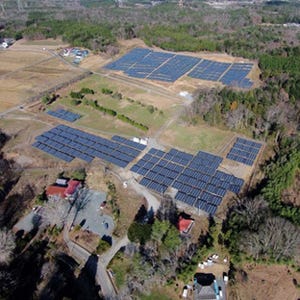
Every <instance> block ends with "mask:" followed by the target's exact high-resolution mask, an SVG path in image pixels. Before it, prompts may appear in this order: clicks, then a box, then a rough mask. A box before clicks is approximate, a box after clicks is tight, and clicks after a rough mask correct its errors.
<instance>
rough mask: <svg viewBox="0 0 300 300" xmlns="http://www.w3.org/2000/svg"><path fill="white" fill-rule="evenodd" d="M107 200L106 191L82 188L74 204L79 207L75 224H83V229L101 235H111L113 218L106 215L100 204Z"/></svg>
mask: <svg viewBox="0 0 300 300" xmlns="http://www.w3.org/2000/svg"><path fill="white" fill-rule="evenodd" d="M105 200H106V193H103V192H98V191H94V190H89V189H84V190H82V192H81V194H80V195H79V198H78V199H77V200H76V203H75V204H74V205H75V207H76V208H77V209H78V211H77V213H76V217H75V219H74V225H81V228H82V229H83V230H89V231H91V232H93V233H95V234H98V235H99V236H100V237H103V236H111V235H112V232H113V229H114V221H113V218H112V217H110V216H108V215H104V214H103V213H102V210H101V209H100V205H101V204H102V203H103V202H104V201H105Z"/></svg>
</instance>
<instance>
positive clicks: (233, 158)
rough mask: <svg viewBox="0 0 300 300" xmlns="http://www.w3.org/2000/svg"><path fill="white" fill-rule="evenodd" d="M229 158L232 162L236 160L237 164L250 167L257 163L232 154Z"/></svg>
mask: <svg viewBox="0 0 300 300" xmlns="http://www.w3.org/2000/svg"><path fill="white" fill-rule="evenodd" d="M227 158H229V159H231V160H234V161H237V162H240V163H242V164H245V165H248V166H252V165H253V163H254V161H255V159H251V158H245V157H242V156H239V155H234V154H232V153H231V152H229V153H228V154H227Z"/></svg>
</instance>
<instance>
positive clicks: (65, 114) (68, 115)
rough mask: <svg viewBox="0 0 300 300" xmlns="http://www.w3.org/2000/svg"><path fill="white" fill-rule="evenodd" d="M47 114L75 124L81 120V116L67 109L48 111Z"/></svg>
mask: <svg viewBox="0 0 300 300" xmlns="http://www.w3.org/2000/svg"><path fill="white" fill-rule="evenodd" d="M47 114H48V115H50V116H53V117H55V118H59V119H62V120H65V121H68V122H75V121H76V120H78V119H80V118H81V115H79V114H75V113H73V112H70V111H68V110H65V109H57V110H55V111H54V110H48V111H47Z"/></svg>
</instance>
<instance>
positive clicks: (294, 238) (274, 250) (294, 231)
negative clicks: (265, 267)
mask: <svg viewBox="0 0 300 300" xmlns="http://www.w3.org/2000/svg"><path fill="white" fill-rule="evenodd" d="M241 248H242V249H243V250H245V251H246V252H248V253H250V254H251V255H253V256H254V257H255V258H256V259H257V258H259V257H268V256H271V257H273V258H274V259H275V261H278V260H280V259H283V258H294V257H295V256H296V255H298V254H299V253H298V252H299V249H300V230H299V228H298V227H296V226H295V225H293V224H292V223H291V222H289V221H287V220H285V219H283V218H280V217H272V218H268V219H267V220H266V222H265V223H264V224H262V225H261V226H260V227H259V229H258V231H257V232H255V233H251V232H248V233H247V232H246V233H245V234H244V237H243V238H242V240H241Z"/></svg>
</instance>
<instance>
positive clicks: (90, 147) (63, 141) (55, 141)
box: [36, 133, 140, 162]
mask: <svg viewBox="0 0 300 300" xmlns="http://www.w3.org/2000/svg"><path fill="white" fill-rule="evenodd" d="M45 135H46V134H45V133H43V134H42V135H40V136H37V137H36V140H37V141H40V142H43V143H45V144H49V145H50V146H53V147H54V148H58V149H60V148H62V147H63V146H64V145H66V146H67V147H69V148H73V149H76V150H78V151H81V152H83V153H89V152H93V151H94V152H95V153H97V151H99V152H102V153H105V154H107V155H109V154H111V153H114V152H120V153H121V154H122V153H124V155H126V156H128V159H127V160H128V162H130V161H131V160H133V159H134V158H135V157H136V156H138V155H139V153H140V151H139V150H136V149H134V148H130V147H127V146H124V145H120V144H118V143H110V141H108V140H107V141H105V143H103V141H101V143H95V142H92V141H90V140H87V139H84V138H77V139H76V140H71V139H69V138H68V137H67V136H69V134H68V135H67V136H66V135H65V134H63V133H60V135H56V136H52V137H51V138H49V137H46V136H45ZM48 136H49V135H48ZM89 154H90V153H89ZM95 156H97V155H95Z"/></svg>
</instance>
